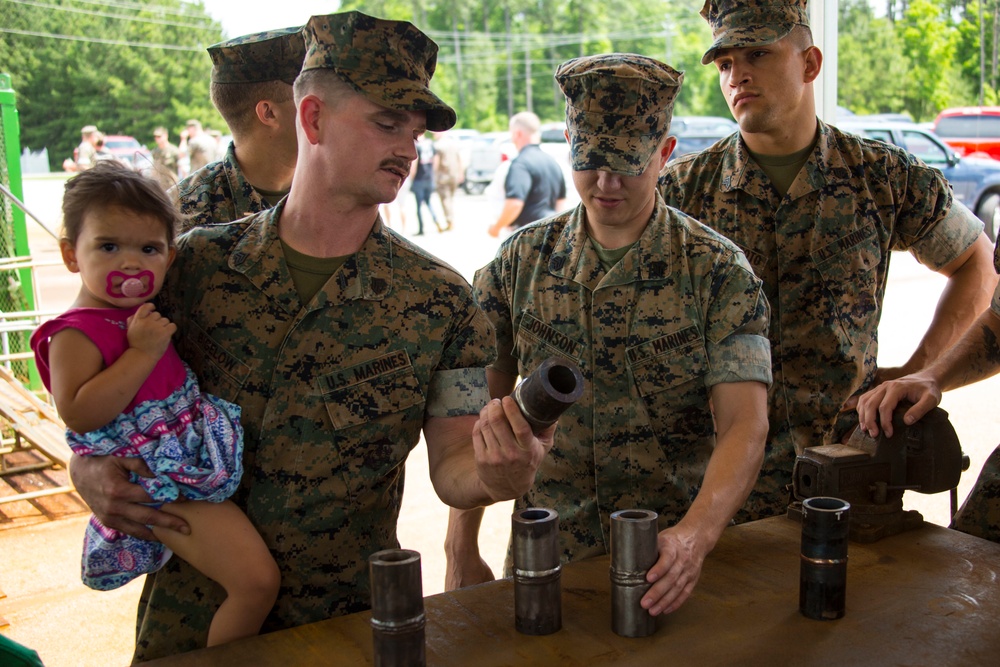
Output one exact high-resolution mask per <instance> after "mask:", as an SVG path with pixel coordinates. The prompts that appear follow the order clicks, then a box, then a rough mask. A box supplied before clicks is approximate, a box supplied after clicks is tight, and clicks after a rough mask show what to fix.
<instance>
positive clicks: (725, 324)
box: [705, 252, 771, 387]
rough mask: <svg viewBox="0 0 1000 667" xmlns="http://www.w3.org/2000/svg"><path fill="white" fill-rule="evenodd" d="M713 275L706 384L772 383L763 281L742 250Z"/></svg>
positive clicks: (707, 331) (706, 337)
mask: <svg viewBox="0 0 1000 667" xmlns="http://www.w3.org/2000/svg"><path fill="white" fill-rule="evenodd" d="M730 257H731V261H730V262H729V263H728V265H724V266H723V267H722V270H721V271H719V272H718V273H717V275H716V276H714V277H713V280H712V281H711V282H712V288H711V289H712V293H711V298H710V300H709V303H708V315H707V317H706V320H705V340H706V348H707V352H708V357H709V361H710V363H711V370H710V371H709V373H708V374H707V375H706V376H705V384H706V386H709V387H711V386H713V385H715V384H719V383H722V382H748V381H757V382H763V383H765V384H768V385H770V384H771V346H770V343H769V341H768V338H767V326H768V316H769V313H768V304H767V299H766V297H765V296H764V290H763V286H762V283H761V281H760V279H759V278H757V276H755V275H754V274H753V271H751V270H750V267H749V265H748V264H747V263H746V259H744V258H743V255H742V253H739V252H736V253H733V254H732V255H730Z"/></svg>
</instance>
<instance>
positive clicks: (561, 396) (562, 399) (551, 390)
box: [511, 357, 583, 433]
mask: <svg viewBox="0 0 1000 667" xmlns="http://www.w3.org/2000/svg"><path fill="white" fill-rule="evenodd" d="M511 396H513V398H514V401H515V402H516V403H517V407H519V408H521V414H523V415H524V418H525V419H526V420H527V421H528V423H529V424H531V430H532V431H534V432H535V433H540V432H542V431H544V430H545V429H547V428H548V427H549V426H551V425H552V424H555V423H556V420H558V419H559V415H561V414H562V413H563V412H565V411H566V408H568V407H569V406H571V405H573V404H574V403H576V402H577V401H578V400H580V397H581V396H583V373H582V372H580V367H579V366H577V365H576V364H575V363H573V362H572V361H570V360H568V359H564V358H562V357H549V358H548V359H546V360H545V361H543V362H542V363H541V364H540V365H539V366H538V368H536V369H535V370H534V372H532V373H531V375H529V376H528V377H527V378H525V379H524V381H523V382H521V384H519V385H517V387H516V388H515V389H514V393H513V394H511Z"/></svg>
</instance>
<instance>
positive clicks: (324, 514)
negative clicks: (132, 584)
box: [137, 204, 493, 659]
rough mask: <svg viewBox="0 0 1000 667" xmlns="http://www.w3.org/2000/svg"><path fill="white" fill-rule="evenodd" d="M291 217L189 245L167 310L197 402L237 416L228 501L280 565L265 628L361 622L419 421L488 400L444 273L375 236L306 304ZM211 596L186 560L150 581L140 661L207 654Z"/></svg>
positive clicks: (472, 409)
mask: <svg viewBox="0 0 1000 667" xmlns="http://www.w3.org/2000/svg"><path fill="white" fill-rule="evenodd" d="M283 208H284V206H283V204H279V205H278V206H276V207H275V208H273V209H270V210H268V211H265V212H263V213H259V214H256V215H254V216H252V217H250V218H247V219H246V220H244V221H242V222H240V223H234V224H230V225H222V226H216V227H208V228H202V229H199V230H196V231H194V232H192V234H191V235H189V236H187V237H183V238H182V239H181V240H180V242H179V245H178V255H177V261H176V262H175V264H174V266H173V268H172V269H171V273H170V283H169V284H168V286H167V289H166V290H165V292H164V294H165V298H164V302H163V304H162V307H163V310H164V311H165V312H166V313H168V314H169V317H170V318H171V319H172V320H173V321H174V322H176V324H177V326H178V342H179V344H178V351H179V352H180V354H181V355H182V357H183V358H184V359H185V360H187V362H188V363H189V364H190V366H191V368H192V369H193V370H194V371H195V373H196V374H197V375H198V377H199V379H200V380H201V385H202V388H203V391H206V392H209V393H213V394H216V395H218V396H224V397H225V398H226V399H227V400H230V401H232V402H234V403H237V404H238V405H240V406H241V407H242V408H243V425H244V428H245V429H246V435H245V447H246V449H245V455H244V465H245V468H246V471H247V474H246V475H244V480H243V483H242V484H241V486H240V489H239V491H238V492H237V494H236V495H235V496H234V498H233V500H234V501H235V502H236V503H237V504H238V505H239V506H240V507H242V508H244V509H245V510H246V512H247V515H248V516H249V517H250V520H251V521H252V522H253V524H254V526H256V528H257V529H258V530H259V531H260V532H261V535H262V536H263V537H264V541H265V542H266V543H267V545H268V546H269V547H270V549H271V552H272V553H273V554H274V556H275V559H276V560H277V562H278V563H279V565H280V567H281V592H280V595H279V598H278V602H277V603H276V604H275V607H274V610H273V611H272V613H271V615H270V617H269V618H268V620H267V622H266V623H265V630H274V629H278V628H285V627H291V626H295V625H301V624H303V623H309V622H312V621H318V620H321V619H324V618H328V617H330V616H336V615H339V614H345V613H351V612H355V611H360V610H362V609H365V608H367V605H368V580H367V569H366V567H367V564H366V559H367V557H368V555H369V554H371V553H373V552H375V551H378V550H379V549H386V548H392V547H395V546H396V545H397V542H396V518H397V515H398V513H399V505H400V500H401V496H402V491H403V463H404V461H405V460H406V456H407V454H408V453H409V451H410V450H411V449H412V448H413V447H414V446H416V444H417V441H418V439H419V437H420V429H421V427H422V425H423V422H424V419H425V418H426V417H428V416H452V415H464V414H476V413H478V411H479V409H480V408H481V407H482V406H483V405H484V404H485V403H486V402H487V401H488V400H489V396H488V393H487V391H486V385H485V371H484V370H483V367H484V366H485V365H486V364H487V363H488V362H489V361H491V360H492V359H493V348H492V345H491V344H490V341H491V339H492V337H491V335H490V331H489V324H488V323H487V321H486V319H485V318H484V317H483V314H482V313H481V312H480V311H479V310H478V308H477V307H476V305H475V302H474V301H473V299H472V294H471V289H470V287H469V285H468V283H466V282H465V281H464V280H462V278H461V277H460V276H459V275H458V274H457V273H455V272H454V271H453V270H452V269H450V268H449V267H447V266H446V265H444V264H443V263H441V262H440V261H437V260H435V259H434V258H433V257H431V256H429V255H427V254H426V253H425V252H424V251H422V250H420V249H419V248H417V247H416V246H413V245H411V244H410V243H409V242H407V241H405V240H403V239H402V238H401V237H399V236H397V235H396V234H395V233H394V232H392V231H390V230H388V229H386V228H384V227H383V226H382V225H381V224H377V225H376V228H375V229H374V230H373V232H372V234H371V236H370V238H369V239H368V240H367V241H366V242H365V245H364V246H363V247H362V249H361V250H360V251H359V252H358V253H357V254H356V255H354V256H352V257H351V259H349V260H348V261H347V263H346V264H345V265H344V266H343V267H342V269H341V270H340V271H339V272H338V273H337V274H335V275H334V276H333V277H332V278H331V279H330V281H329V282H328V283H327V285H326V286H325V287H324V288H323V289H322V290H321V291H320V292H319V293H318V294H317V295H316V296H315V297H314V298H313V300H312V301H311V302H310V303H308V304H303V303H300V301H299V298H298V295H297V292H296V291H295V287H294V285H293V284H292V281H291V279H290V277H289V274H288V269H287V268H286V267H285V263H284V259H283V255H282V253H281V249H280V244H279V241H278V230H277V222H278V219H279V217H280V215H281V212H282V210H283ZM220 593H221V589H220V587H219V586H218V585H216V584H215V583H213V582H211V581H210V580H209V579H207V578H206V577H204V576H203V575H201V574H200V573H199V572H197V571H196V570H195V569H194V568H192V567H190V566H189V565H188V564H187V563H186V562H184V561H183V560H181V559H173V562H172V563H171V564H170V565H169V566H168V567H166V568H164V569H163V570H161V571H160V572H158V573H157V574H156V575H155V576H151V577H148V578H147V583H146V589H145V591H144V593H143V604H142V605H141V606H140V614H139V623H140V624H139V653H138V654H137V655H138V656H139V657H140V658H142V659H150V658H152V657H154V656H158V655H163V654H164V653H170V652H174V651H184V650H191V649H193V648H197V647H198V646H204V641H205V635H206V633H207V629H208V624H209V621H210V620H211V616H212V613H213V612H214V610H215V608H216V607H217V606H218V604H219V603H220V602H221V600H222V597H221V595H220Z"/></svg>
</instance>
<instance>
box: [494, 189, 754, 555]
mask: <svg viewBox="0 0 1000 667" xmlns="http://www.w3.org/2000/svg"><path fill="white" fill-rule="evenodd" d="M583 216H584V211H583V207H582V205H578V206H577V207H576V208H575V209H574V210H572V211H570V212H567V213H564V214H561V215H559V216H556V217H553V218H549V219H547V220H543V221H541V222H539V223H535V224H533V225H529V226H527V227H525V228H523V229H522V230H519V231H518V232H516V233H515V234H514V235H513V236H512V237H511V238H510V239H508V240H507V241H506V242H505V243H504V245H503V246H501V248H500V251H499V252H498V254H497V257H496V258H495V259H494V260H493V261H492V263H490V264H489V265H487V266H486V267H484V268H483V269H480V270H479V271H478V272H477V273H476V278H475V283H474V284H475V289H476V295H477V298H478V300H479V303H480V305H481V306H482V308H483V310H484V311H485V312H486V314H487V317H489V319H490V320H491V321H492V322H493V326H494V328H495V330H496V337H497V351H498V357H497V362H496V363H495V364H494V366H493V367H494V368H495V369H496V370H498V371H501V372H503V373H507V374H510V375H521V376H522V377H525V376H527V375H528V374H530V373H531V371H533V370H534V369H535V368H536V367H537V366H538V365H539V364H541V363H542V362H543V361H544V360H545V359H546V358H548V357H550V356H553V355H559V356H563V357H568V358H569V359H572V360H573V361H575V362H576V363H577V364H579V365H580V369H581V371H582V372H583V375H584V378H585V380H586V391H585V393H584V395H583V397H582V398H581V399H580V400H579V401H577V402H576V403H575V404H574V405H573V406H572V407H570V408H569V410H568V411H567V412H566V413H564V414H563V416H562V417H560V419H559V428H558V430H557V431H556V442H555V445H554V447H553V448H552V450H551V451H550V452H549V455H548V456H547V457H545V460H544V461H543V462H542V465H541V467H540V468H539V471H538V474H537V476H536V478H535V486H534V488H533V489H532V490H531V491H530V492H529V493H528V494H527V495H525V496H524V497H522V498H520V499H519V500H518V501H517V503H516V507H517V509H522V508H526V507H550V508H553V509H555V510H556V511H558V512H559V527H560V530H559V532H560V539H561V546H562V550H563V557H564V559H578V558H585V557H587V556H592V555H595V554H604V553H607V552H608V549H609V539H610V536H609V534H608V530H609V525H610V514H611V512H613V511H616V510H619V509H627V508H632V507H641V508H649V509H654V510H656V511H657V512H659V513H660V522H661V525H660V528H661V529H664V528H667V527H668V526H670V525H673V524H674V523H676V522H677V521H678V520H679V519H680V518H681V517H682V516H683V515H684V512H685V511H686V510H687V508H688V507H689V506H690V504H691V501H692V500H693V499H694V497H695V495H697V493H698V489H699V488H700V486H701V481H702V477H703V476H704V474H705V467H706V465H707V463H708V458H709V456H710V455H711V453H712V448H713V447H714V444H715V433H714V428H713V422H712V414H711V410H710V409H709V404H708V399H709V391H710V390H711V388H712V385H714V384H716V383H719V382H743V381H753V380H755V381H759V382H765V383H767V382H770V380H771V374H770V365H769V364H770V360H769V357H768V353H767V339H766V337H765V334H766V332H767V304H766V302H765V301H764V298H763V293H762V290H761V286H760V281H759V280H757V278H756V277H754V275H753V273H752V272H751V270H750V267H749V265H748V264H747V262H746V259H745V258H744V257H743V255H742V253H740V252H739V250H738V249H736V248H735V246H733V245H732V244H731V243H729V242H728V241H726V240H725V239H724V238H722V237H721V236H719V235H718V234H715V233H714V232H712V231H711V230H710V229H708V228H706V227H704V226H703V225H700V224H699V223H698V222H697V221H695V220H693V219H692V218H689V217H687V216H685V215H683V214H681V213H679V212H678V211H674V210H672V209H669V208H667V207H666V206H665V205H664V204H663V202H662V200H660V198H659V196H657V206H656V211H655V213H654V215H653V218H652V220H650V223H649V226H648V227H647V228H646V231H645V232H644V233H643V235H642V237H641V238H640V239H639V241H638V243H637V244H636V245H635V246H634V247H633V248H632V250H630V251H629V253H628V254H627V255H626V256H625V257H624V258H623V259H622V260H621V261H620V262H619V263H618V264H617V265H616V266H615V267H614V268H613V269H612V270H611V272H610V273H607V274H605V272H604V269H603V268H602V266H601V263H600V260H599V259H598V256H597V253H596V251H595V250H594V248H593V246H592V245H591V243H590V241H589V239H588V236H587V232H586V229H585V223H584V219H583Z"/></svg>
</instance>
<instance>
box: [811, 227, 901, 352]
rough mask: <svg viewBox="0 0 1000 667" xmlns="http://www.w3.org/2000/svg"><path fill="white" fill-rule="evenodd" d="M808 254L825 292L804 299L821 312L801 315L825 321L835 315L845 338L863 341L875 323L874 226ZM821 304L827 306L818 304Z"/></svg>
mask: <svg viewBox="0 0 1000 667" xmlns="http://www.w3.org/2000/svg"><path fill="white" fill-rule="evenodd" d="M812 257H813V261H814V263H815V265H816V269H817V270H818V271H819V273H820V275H821V276H822V285H823V289H824V292H825V293H824V294H817V295H815V298H808V299H807V302H810V303H813V304H816V307H817V308H820V309H821V310H822V311H824V312H819V313H803V315H804V316H806V317H808V318H810V319H811V320H812V321H814V322H823V321H828V318H827V317H825V316H826V315H827V314H828V313H829V314H836V317H837V319H838V320H839V322H840V326H841V330H842V331H843V333H844V335H845V336H846V338H847V340H848V341H851V342H854V341H855V340H857V339H858V338H859V337H861V338H863V339H864V340H867V339H868V338H869V337H870V336H871V334H872V332H873V331H874V327H875V326H876V325H877V322H876V320H875V318H876V314H877V312H878V302H877V291H878V267H879V264H880V263H881V261H882V251H881V248H880V246H879V242H878V236H877V234H876V233H875V229H874V227H872V226H871V225H868V226H866V227H864V228H862V229H858V230H854V231H852V232H851V233H850V234H847V235H846V236H843V237H841V238H839V239H837V240H836V241H834V242H833V243H829V244H827V245H826V246H825V247H823V248H820V249H819V250H817V251H816V252H814V253H813V255H812ZM824 303H825V304H827V305H826V306H822V305H820V304H824Z"/></svg>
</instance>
